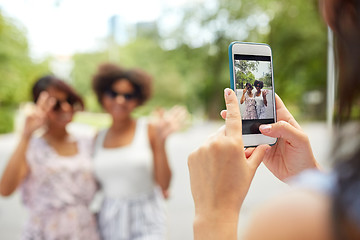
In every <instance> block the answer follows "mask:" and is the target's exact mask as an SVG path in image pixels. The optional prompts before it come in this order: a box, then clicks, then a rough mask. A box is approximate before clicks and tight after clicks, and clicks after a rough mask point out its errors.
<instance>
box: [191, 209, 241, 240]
mask: <svg viewBox="0 0 360 240" xmlns="http://www.w3.org/2000/svg"><path fill="white" fill-rule="evenodd" d="M220 214H221V215H220V216H219V217H216V216H207V217H204V216H196V217H195V221H194V240H203V239H204V240H205V239H206V240H219V239H221V240H223V239H224V240H235V239H237V226H238V214H237V213H235V214H230V215H229V214H227V213H220Z"/></svg>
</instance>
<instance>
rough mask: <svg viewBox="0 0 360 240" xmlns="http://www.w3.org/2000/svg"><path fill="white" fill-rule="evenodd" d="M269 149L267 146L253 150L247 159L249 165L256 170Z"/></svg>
mask: <svg viewBox="0 0 360 240" xmlns="http://www.w3.org/2000/svg"><path fill="white" fill-rule="evenodd" d="M270 148H271V147H270V146H269V145H259V146H257V147H256V148H255V150H253V152H252V154H251V156H250V157H249V158H248V161H249V163H250V165H251V166H252V167H253V168H254V169H257V168H258V167H259V165H260V163H261V162H262V160H263V158H264V155H265V153H266V150H268V149H270Z"/></svg>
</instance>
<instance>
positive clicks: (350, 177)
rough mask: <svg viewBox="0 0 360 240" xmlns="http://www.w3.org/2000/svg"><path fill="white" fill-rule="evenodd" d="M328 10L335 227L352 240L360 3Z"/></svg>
mask: <svg viewBox="0 0 360 240" xmlns="http://www.w3.org/2000/svg"><path fill="white" fill-rule="evenodd" d="M324 4H328V3H325V2H324ZM327 10H329V11H331V13H329V15H331V16H333V19H330V20H331V22H330V23H329V24H330V26H331V27H332V30H333V34H334V53H335V62H336V76H337V79H336V81H337V88H336V89H337V99H338V100H337V108H335V116H336V120H337V123H338V125H337V126H338V128H337V136H338V137H337V139H336V142H335V145H336V146H337V147H336V148H334V149H336V150H334V152H333V153H334V161H335V174H336V177H337V179H336V185H335V189H334V192H333V198H332V209H333V224H334V225H333V226H334V233H335V238H336V239H347V240H351V239H359V238H360V197H359V194H358V193H359V191H360V138H359V137H358V136H360V130H359V125H358V124H357V128H356V127H354V125H352V126H350V128H351V130H350V131H348V132H346V134H344V130H345V131H346V130H347V128H349V125H348V124H349V120H351V117H352V112H353V110H354V108H356V107H357V108H358V107H359V105H358V104H356V102H357V101H358V100H359V93H360V76H359V73H358V69H359V65H360V44H359V43H360V1H354V0H337V1H334V3H333V5H332V6H331V8H328V9H327ZM340 127H342V128H340ZM340 130H341V131H340ZM354 138H355V139H354Z"/></svg>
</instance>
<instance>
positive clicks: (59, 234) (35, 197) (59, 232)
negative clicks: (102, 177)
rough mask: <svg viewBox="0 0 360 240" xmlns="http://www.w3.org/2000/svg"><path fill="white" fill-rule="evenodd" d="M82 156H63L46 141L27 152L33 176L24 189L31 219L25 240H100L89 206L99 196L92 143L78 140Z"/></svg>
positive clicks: (38, 141)
mask: <svg viewBox="0 0 360 240" xmlns="http://www.w3.org/2000/svg"><path fill="white" fill-rule="evenodd" d="M77 143H78V153H77V154H76V155H73V156H66V157H65V156H60V155H58V154H57V152H56V151H55V149H53V148H52V147H51V146H50V145H48V144H47V142H46V140H45V139H43V138H33V139H32V140H31V142H30V145H29V147H28V150H27V154H26V160H27V163H28V166H29V168H30V172H29V175H28V176H27V177H26V179H25V181H24V182H23V184H22V185H21V193H22V198H23V202H24V205H25V206H26V208H27V209H28V210H29V219H28V222H27V224H26V226H25V229H24V232H23V235H22V239H32V240H36V239H46V240H52V239H54V240H55V239H57V240H59V239H67V240H78V239H79V240H81V239H87V240H98V239H99V235H98V232H97V229H96V221H95V217H94V216H93V214H92V212H91V211H90V210H89V208H88V205H89V204H90V202H91V201H92V199H93V196H94V194H95V192H96V182H95V180H94V178H93V174H92V167H91V140H90V139H85V138H82V139H81V138H78V141H77Z"/></svg>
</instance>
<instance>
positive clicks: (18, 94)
mask: <svg viewBox="0 0 360 240" xmlns="http://www.w3.org/2000/svg"><path fill="white" fill-rule="evenodd" d="M47 71H48V68H47V65H46V64H35V63H34V62H33V61H32V59H31V58H30V57H29V46H28V41H27V38H26V33H25V30H24V29H23V27H22V26H21V25H20V24H19V23H17V22H16V21H15V20H14V19H10V18H8V17H6V16H4V15H3V14H2V12H1V11H0V76H1V77H0V113H1V118H0V125H1V126H2V127H1V128H0V133H1V132H8V131H11V130H12V127H13V124H12V115H13V111H14V109H15V108H16V107H17V105H18V104H19V103H21V102H23V101H27V100H29V95H30V89H31V85H32V83H33V81H34V79H35V78H36V77H38V76H39V75H40V74H44V72H47Z"/></svg>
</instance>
